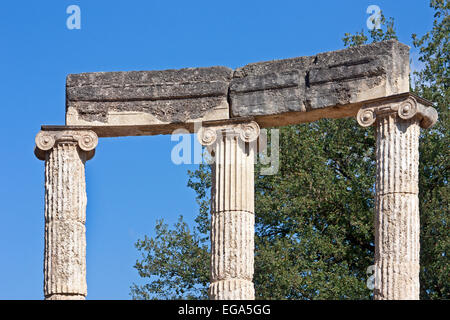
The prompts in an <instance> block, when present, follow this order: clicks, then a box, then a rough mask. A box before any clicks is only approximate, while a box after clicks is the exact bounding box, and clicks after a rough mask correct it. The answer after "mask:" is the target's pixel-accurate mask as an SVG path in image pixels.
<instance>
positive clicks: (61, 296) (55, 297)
mask: <svg viewBox="0 0 450 320" xmlns="http://www.w3.org/2000/svg"><path fill="white" fill-rule="evenodd" d="M85 299H86V297H85V296H83V295H81V294H51V295H49V296H46V297H45V300H85Z"/></svg>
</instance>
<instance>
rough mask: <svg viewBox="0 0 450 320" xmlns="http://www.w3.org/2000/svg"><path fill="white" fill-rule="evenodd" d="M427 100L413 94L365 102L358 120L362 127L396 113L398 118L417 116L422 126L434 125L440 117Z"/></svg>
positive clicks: (425, 127)
mask: <svg viewBox="0 0 450 320" xmlns="http://www.w3.org/2000/svg"><path fill="white" fill-rule="evenodd" d="M430 105H431V103H429V102H428V101H427V100H425V99H422V98H419V97H417V96H415V95H413V94H411V93H410V94H406V95H405V94H403V95H397V96H393V97H387V98H386V99H383V100H382V101H376V102H372V103H368V104H365V105H363V106H362V107H361V109H359V111H358V114H357V116H356V120H357V121H358V123H359V124H360V125H361V126H362V127H369V126H371V125H373V124H374V123H375V121H376V119H377V117H380V116H383V115H387V114H396V115H397V116H398V118H400V119H404V120H408V119H412V118H414V117H417V119H418V120H419V124H420V126H421V127H422V128H424V129H427V128H430V127H432V126H433V125H434V124H435V123H436V121H437V118H438V114H437V111H436V109H434V108H433V107H431V106H430Z"/></svg>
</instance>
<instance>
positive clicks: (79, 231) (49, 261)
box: [35, 130, 98, 300]
mask: <svg viewBox="0 0 450 320" xmlns="http://www.w3.org/2000/svg"><path fill="white" fill-rule="evenodd" d="M97 142H98V138H97V135H96V134H95V133H94V132H93V131H89V130H82V131H80V130H56V131H40V132H39V133H38V134H37V136H36V148H35V154H36V156H37V157H38V158H39V159H40V160H45V249H44V296H45V299H48V300H82V299H84V298H85V297H86V294H87V286H86V235H85V234H86V228H85V221H86V203H87V198H86V184H85V168H84V166H85V162H86V161H87V160H89V159H91V158H92V157H93V156H94V152H95V147H96V146H97Z"/></svg>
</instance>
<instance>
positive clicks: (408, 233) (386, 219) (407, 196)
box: [357, 95, 437, 300]
mask: <svg viewBox="0 0 450 320" xmlns="http://www.w3.org/2000/svg"><path fill="white" fill-rule="evenodd" d="M357 120H358V122H359V124H361V125H362V126H371V125H375V129H376V130H375V131H376V160H377V171H376V183H375V190H376V195H375V287H374V297H375V299H377V300H416V299H419V293H420V286H419V269H420V267H419V251H420V241H419V235H420V222H419V197H418V195H419V134H420V127H421V126H422V127H424V128H428V127H430V126H432V125H433V124H434V123H435V122H436V120H437V113H436V110H435V109H434V108H432V107H427V106H425V105H422V104H421V101H420V99H418V98H417V97H415V96H412V95H409V96H405V97H403V98H395V99H386V101H383V102H378V103H369V104H367V105H365V106H364V107H363V108H361V110H360V111H359V112H358V115H357Z"/></svg>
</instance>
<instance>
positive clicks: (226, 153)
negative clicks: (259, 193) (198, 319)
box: [198, 122, 260, 300]
mask: <svg viewBox="0 0 450 320" xmlns="http://www.w3.org/2000/svg"><path fill="white" fill-rule="evenodd" d="M259 131H260V130H259V126H258V124H257V123H256V122H248V123H244V124H229V125H225V126H221V127H203V128H201V129H200V131H199V133H198V137H199V140H200V142H201V143H202V144H203V145H206V146H208V147H209V150H210V153H211V154H212V155H213V157H214V158H215V161H214V163H213V164H212V165H211V168H212V186H211V284H210V287H209V297H210V299H212V300H230V299H240V300H252V299H254V298H255V289H254V286H253V282H252V280H253V269H254V268H253V261H254V232H255V230H254V229H255V228H254V225H255V215H254V211H255V209H254V169H253V167H254V159H255V148H254V146H252V145H250V143H251V142H256V139H257V138H258V135H259Z"/></svg>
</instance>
